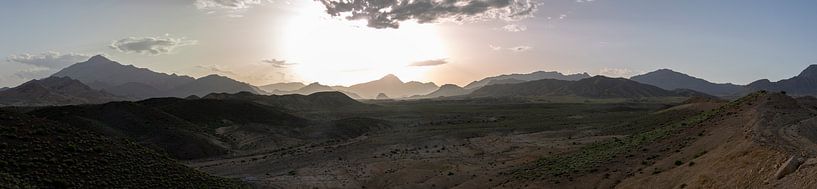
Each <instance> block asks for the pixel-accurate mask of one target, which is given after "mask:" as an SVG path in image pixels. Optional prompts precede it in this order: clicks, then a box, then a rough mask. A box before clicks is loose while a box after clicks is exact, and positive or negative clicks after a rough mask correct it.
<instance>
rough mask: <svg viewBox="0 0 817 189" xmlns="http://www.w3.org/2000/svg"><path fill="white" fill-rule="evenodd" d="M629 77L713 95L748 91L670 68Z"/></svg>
mask: <svg viewBox="0 0 817 189" xmlns="http://www.w3.org/2000/svg"><path fill="white" fill-rule="evenodd" d="M630 79H631V80H633V81H637V82H640V83H644V84H649V85H654V86H656V87H660V88H662V89H666V90H675V89H692V90H695V91H700V92H704V93H707V94H710V95H714V96H737V95H739V94H744V93H747V92H748V90H747V88H746V87H744V86H740V85H735V84H731V83H712V82H709V81H706V80H704V79H701V78H697V77H692V76H689V75H687V74H683V73H680V72H676V71H673V70H670V69H659V70H656V71H653V72H649V73H646V74H642V75H637V76H633V77H631V78H630Z"/></svg>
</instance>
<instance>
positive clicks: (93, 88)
mask: <svg viewBox="0 0 817 189" xmlns="http://www.w3.org/2000/svg"><path fill="white" fill-rule="evenodd" d="M588 78H591V76H590V75H589V74H587V73H582V74H569V75H565V74H562V73H559V72H546V71H537V72H532V73H527V74H507V75H499V76H493V77H487V78H484V79H481V80H478V81H474V82H471V83H469V84H468V85H466V86H464V87H459V86H457V85H453V84H446V85H443V86H439V87H438V86H437V85H436V84H434V83H432V82H427V83H423V82H417V81H409V82H404V81H402V80H401V79H400V78H398V77H397V76H395V75H392V74H389V75H386V76H384V77H382V78H380V79H377V80H374V81H370V82H365V83H360V84H355V85H351V86H348V87H347V86H327V85H322V84H320V83H317V82H316V83H311V84H308V85H305V84H303V83H298V82H290V83H274V84H269V85H264V86H262V87H256V86H253V85H250V84H248V83H244V82H240V81H236V80H234V79H231V78H229V77H225V76H219V75H208V76H205V77H201V78H193V77H189V76H181V75H176V74H165V73H159V72H154V71H151V70H149V69H146V68H138V67H135V66H132V65H123V64H120V63H118V62H115V61H112V60H109V59H107V58H105V57H104V56H101V55H96V56H93V57H91V58H90V59H88V60H87V61H85V62H80V63H76V64H73V65H71V66H69V67H67V68H65V69H62V70H60V71H59V72H57V73H55V74H53V76H52V78H48V79H42V80H32V81H31V82H27V83H25V84H23V85H20V86H18V87H15V88H3V89H0V105H2V106H46V105H69V104H84V103H104V102H110V101H121V100H141V99H148V98H155V97H187V96H193V95H194V96H207V95H208V94H211V93H229V94H234V93H240V92H249V93H252V94H259V95H266V94H277V95H285V94H304V95H308V94H312V93H318V92H329V91H339V92H341V93H343V94H345V95H346V96H349V97H352V98H354V99H376V98H378V96H380V98H381V99H383V98H385V97H389V98H394V99H422V98H439V97H451V96H463V95H468V94H471V93H474V92H476V91H479V90H480V89H482V88H484V87H487V86H494V85H503V87H511V86H523V85H509V84H522V83H527V82H531V81H540V80H555V81H541V82H538V83H539V84H543V85H546V86H547V85H564V83H565V82H561V81H581V80H584V79H588ZM596 80H598V81H601V80H600V79H596ZM630 80H631V81H635V82H638V83H642V84H647V85H651V86H655V87H658V88H660V89H663V90H666V91H674V92H675V94H676V95H677V94H680V93H682V92H684V93H686V94H697V93H698V92H702V93H706V94H709V95H712V96H718V97H726V98H731V97H737V96H741V95H744V94H747V93H749V92H752V91H757V90H771V91H786V92H789V93H790V94H793V95H817V65H812V66H809V67H808V68H806V69H805V70H803V71H802V72H801V73H800V74H799V75H797V76H795V77H792V78H790V79H784V80H781V81H777V82H771V81H769V80H766V79H763V80H758V81H755V82H753V83H751V84H749V85H746V86H742V85H735V84H730V83H712V82H709V81H706V80H704V79H701V78H697V77H693V76H690V75H687V74H684V73H680V72H676V71H673V70H670V69H659V70H656V71H653V72H649V73H646V74H642V75H637V76H633V77H631V78H630ZM628 81H629V80H628ZM529 84H530V83H529ZM529 84H528V85H529ZM578 84H582V83H581V82H578V83H576V84H574V85H578ZM609 84H616V83H609ZM587 85H590V86H593V85H594V84H593V83H588V84H587ZM595 85H596V86H597V85H598V84H595ZM628 86H632V85H621V86H617V87H628ZM540 87H541V86H540ZM575 87H578V86H575ZM511 88H512V87H511ZM545 88H547V87H545ZM509 89H510V88H509ZM641 89H645V88H642V87H635V88H628V89H624V88H622V89H615V90H641ZM492 90H497V89H496V88H488V89H485V90H482V91H479V92H476V93H474V94H473V95H471V96H486V95H487V96H505V95H510V96H516V95H533V94H532V93H530V92H532V91H535V90H534V89H528V88H520V89H518V91H493V92H491V91H492ZM559 90H563V91H538V92H543V93H541V94H538V95H539V96H549V95H574V94H572V93H571V92H566V91H570V90H568V89H559ZM588 90H592V87H590V88H589V89H588ZM608 90H614V88H610V89H608ZM574 92H575V91H574ZM608 92H611V91H608ZM619 92H621V91H619ZM653 92H656V91H654V90H652V89H650V90H648V91H632V93H631V94H632V95H634V96H633V97H640V96H654V95H659V96H660V94H659V93H653ZM642 93H643V94H642ZM381 94H382V95H381ZM489 94H490V95H489ZM624 94H626V93H621V94H619V95H604V94H601V93H600V94H598V95H593V94H581V93H576V94H575V95H589V96H591V97H592V96H597V97H604V96H618V97H623V96H625V95H624ZM665 94H667V93H665Z"/></svg>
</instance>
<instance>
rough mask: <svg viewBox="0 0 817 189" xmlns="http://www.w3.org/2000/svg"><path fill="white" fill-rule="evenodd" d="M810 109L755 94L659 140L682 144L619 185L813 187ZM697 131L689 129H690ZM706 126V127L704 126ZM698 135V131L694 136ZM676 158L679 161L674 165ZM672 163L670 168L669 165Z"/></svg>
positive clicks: (815, 150) (814, 140)
mask: <svg viewBox="0 0 817 189" xmlns="http://www.w3.org/2000/svg"><path fill="white" fill-rule="evenodd" d="M813 115H814V112H812V111H810V110H808V108H805V107H803V106H801V105H800V104H799V103H798V101H797V100H796V99H793V98H791V97H789V96H786V95H783V94H780V93H766V92H759V93H755V94H752V95H749V96H747V97H744V98H742V99H740V100H738V101H735V102H733V103H732V104H730V105H727V106H724V107H722V108H721V109H720V110H719V111H717V112H715V113H714V114H713V115H712V116H711V117H710V118H709V119H707V120H706V121H703V122H701V123H700V124H697V125H694V126H693V127H691V128H689V129H684V130H682V132H680V133H679V134H678V136H677V137H672V138H670V139H669V140H667V141H662V143H661V144H664V145H667V144H672V143H677V142H678V140H679V139H678V138H681V137H682V136H693V135H697V136H699V138H697V139H695V140H692V141H688V142H686V145H685V146H684V147H682V148H681V149H680V150H679V151H676V152H674V153H663V155H662V156H661V158H659V159H656V161H655V163H653V164H651V165H650V166H648V167H647V168H645V170H662V171H661V172H660V173H654V174H640V173H639V174H635V175H634V176H632V177H630V178H627V179H625V180H623V182H622V183H621V185H619V187H622V188H630V187H635V186H638V187H645V186H646V187H650V186H659V185H661V186H667V185H671V186H687V187H692V188H747V187H760V188H814V187H817V182H815V181H814V180H813V179H809V178H814V177H815V176H817V167H815V165H817V159H815V157H817V132H815V131H817V130H815V129H817V122H815V121H814V116H813ZM693 129H695V130H698V131H695V132H690V131H689V130H693ZM704 129H705V130H704ZM696 133H700V134H696ZM678 161H680V162H681V163H680V164H681V165H679V164H678V163H673V162H678ZM673 165H675V166H673Z"/></svg>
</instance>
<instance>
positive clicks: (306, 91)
mask: <svg viewBox="0 0 817 189" xmlns="http://www.w3.org/2000/svg"><path fill="white" fill-rule="evenodd" d="M332 91H337V92H341V93H343V94H346V96H349V97H351V98H354V99H361V97H360V95H358V94H356V93H353V92H349V91H347V89H345V88H338V87H330V86H327V85H323V84H320V83H318V82H314V83H310V84H309V85H306V86H304V87H301V88H299V89H297V90H291V91H282V90H274V91H273V92H272V94H275V95H288V94H300V95H310V94H313V93H319V92H332Z"/></svg>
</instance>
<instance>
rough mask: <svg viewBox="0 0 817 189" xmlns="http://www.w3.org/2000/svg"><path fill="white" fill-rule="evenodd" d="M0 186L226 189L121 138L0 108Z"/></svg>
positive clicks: (216, 180) (223, 183) (220, 182)
mask: <svg viewBox="0 0 817 189" xmlns="http://www.w3.org/2000/svg"><path fill="white" fill-rule="evenodd" d="M0 182H2V183H3V184H2V185H3V188H6V187H9V188H29V187H31V188H188V187H194V188H209V187H216V188H225V187H226V188H230V187H238V186H237V185H236V184H237V183H235V182H233V181H228V180H226V179H221V178H217V177H213V176H209V175H207V174H205V173H202V172H199V171H196V170H193V169H191V168H188V167H186V166H184V165H181V164H179V163H177V162H176V161H174V160H171V159H169V158H167V157H165V156H162V155H160V154H157V153H156V152H154V151H152V150H150V149H147V148H145V147H142V146H140V145H137V144H134V143H132V142H129V141H127V140H121V139H114V138H109V137H104V136H101V135H99V134H96V133H95V132H92V131H87V130H83V129H79V128H74V127H70V126H68V125H63V124H59V123H55V122H52V121H49V120H44V119H39V118H33V117H30V116H27V115H23V114H17V113H11V112H5V111H0Z"/></svg>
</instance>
